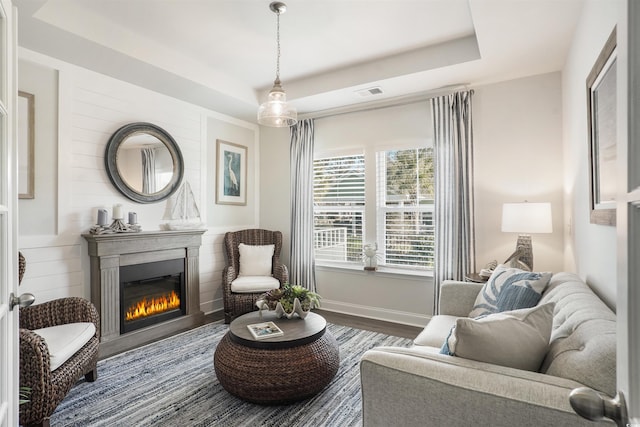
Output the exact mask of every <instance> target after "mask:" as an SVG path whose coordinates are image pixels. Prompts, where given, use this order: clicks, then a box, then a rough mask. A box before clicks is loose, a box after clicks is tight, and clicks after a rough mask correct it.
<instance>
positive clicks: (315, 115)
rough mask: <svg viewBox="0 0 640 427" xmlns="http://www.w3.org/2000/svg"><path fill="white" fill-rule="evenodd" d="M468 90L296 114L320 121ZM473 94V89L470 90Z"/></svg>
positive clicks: (443, 89)
mask: <svg viewBox="0 0 640 427" xmlns="http://www.w3.org/2000/svg"><path fill="white" fill-rule="evenodd" d="M463 89H464V90H468V85H466V84H460V85H452V86H445V87H441V88H438V89H432V90H428V91H425V92H421V93H417V94H411V95H404V96H397V97H394V98H388V99H382V100H380V101H372V102H361V103H358V104H352V105H347V106H345V107H335V108H327V109H325V110H318V111H314V112H311V113H304V114H298V120H304V119H322V118H326V117H332V116H340V115H342V114H349V113H359V112H363V111H372V110H380V109H382V108H389V107H398V106H401V105H408V104H415V103H418V102H422V101H427V100H429V99H432V98H436V97H438V96H443V95H448V94H450V93H453V92H457V91H459V90H463ZM471 92H472V93H473V89H471Z"/></svg>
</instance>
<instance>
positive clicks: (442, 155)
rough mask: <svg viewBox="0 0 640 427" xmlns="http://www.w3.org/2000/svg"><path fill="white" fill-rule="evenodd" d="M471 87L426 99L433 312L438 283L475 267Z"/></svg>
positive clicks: (454, 277)
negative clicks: (430, 137) (430, 140)
mask: <svg viewBox="0 0 640 427" xmlns="http://www.w3.org/2000/svg"><path fill="white" fill-rule="evenodd" d="M472 95H473V91H465V92H458V93H453V94H450V95H446V96H442V97H438V98H433V99H431V110H432V116H433V128H434V157H435V159H434V161H435V203H434V224H435V262H434V264H435V271H434V277H433V279H434V293H433V313H434V314H438V306H439V301H440V285H441V284H442V282H443V281H444V280H447V279H453V280H463V279H464V276H465V274H467V273H471V272H473V271H475V256H476V255H475V229H474V201H473V127H472V121H471V98H472Z"/></svg>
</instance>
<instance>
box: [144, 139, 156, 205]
mask: <svg viewBox="0 0 640 427" xmlns="http://www.w3.org/2000/svg"><path fill="white" fill-rule="evenodd" d="M140 153H141V155H142V192H143V193H146V194H153V193H155V192H156V150H155V148H141V149H140Z"/></svg>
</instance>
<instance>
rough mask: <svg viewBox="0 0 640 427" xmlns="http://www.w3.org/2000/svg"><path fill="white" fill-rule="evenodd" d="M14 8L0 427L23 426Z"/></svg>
mask: <svg viewBox="0 0 640 427" xmlns="http://www.w3.org/2000/svg"><path fill="white" fill-rule="evenodd" d="M14 13H15V12H14V10H13V9H12V6H11V2H10V1H9V0H0V427H13V426H16V425H18V348H19V347H18V310H17V309H13V310H12V308H11V304H10V296H11V294H13V295H17V293H18V280H17V279H18V277H17V270H18V248H17V231H16V230H17V223H16V215H17V205H18V195H17V191H18V185H17V177H18V174H17V172H16V168H17V158H18V156H17V154H16V149H17V143H16V139H15V138H14V135H15V132H14V129H15V118H14V115H13V111H14V110H15V103H16V83H15V79H16V73H15V66H16V60H15V50H16V49H15V45H14V43H15V32H14V31H15V28H14V25H13V19H14Z"/></svg>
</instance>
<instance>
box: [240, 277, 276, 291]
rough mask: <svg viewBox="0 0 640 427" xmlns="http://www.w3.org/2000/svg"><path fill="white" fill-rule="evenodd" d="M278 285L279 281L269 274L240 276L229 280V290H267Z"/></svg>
mask: <svg viewBox="0 0 640 427" xmlns="http://www.w3.org/2000/svg"><path fill="white" fill-rule="evenodd" d="M279 287H280V281H279V280H278V279H276V278H275V277H271V276H241V277H238V278H237V279H236V280H234V281H233V282H231V292H236V293H239V294H242V293H255V292H267V291H270V290H271V289H276V288H279Z"/></svg>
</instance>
